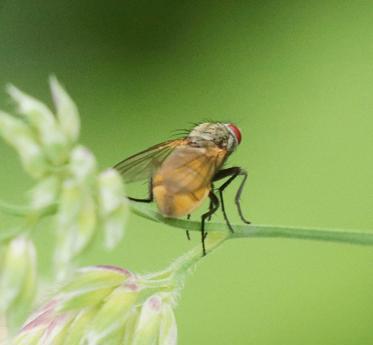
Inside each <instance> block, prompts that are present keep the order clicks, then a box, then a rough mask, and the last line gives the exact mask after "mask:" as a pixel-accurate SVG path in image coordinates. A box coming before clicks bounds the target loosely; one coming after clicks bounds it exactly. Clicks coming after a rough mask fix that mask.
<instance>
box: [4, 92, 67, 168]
mask: <svg viewBox="0 0 373 345" xmlns="http://www.w3.org/2000/svg"><path fill="white" fill-rule="evenodd" d="M8 92H9V94H10V96H11V97H12V98H13V100H14V101H15V102H16V103H17V105H18V109H19V112H20V113H21V114H22V115H24V117H25V118H26V119H27V121H29V123H30V125H31V126H32V127H33V128H34V129H35V130H36V132H37V134H38V139H39V140H40V142H41V143H42V146H43V149H44V151H45V153H46V155H47V156H48V158H49V159H50V160H51V161H52V162H53V163H54V164H61V163H64V162H65V161H66V159H67V157H68V146H67V140H66V138H65V136H64V134H63V133H62V131H61V130H60V129H59V128H58V124H57V120H56V118H55V116H54V115H53V113H52V112H51V111H50V110H49V109H48V107H47V106H46V105H45V104H43V103H42V102H40V101H38V100H37V99H35V98H33V97H31V96H29V95H27V94H26V93H24V92H22V91H21V90H19V89H18V88H16V87H15V86H13V85H9V86H8Z"/></svg>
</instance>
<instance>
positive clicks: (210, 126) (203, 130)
mask: <svg viewBox="0 0 373 345" xmlns="http://www.w3.org/2000/svg"><path fill="white" fill-rule="evenodd" d="M188 140H189V141H190V142H191V143H192V144H193V145H195V146H198V147H205V146H209V145H216V146H218V147H219V148H222V149H225V150H227V151H228V152H229V153H232V152H233V151H234V150H235V149H236V148H237V146H238V144H239V141H238V139H237V137H236V136H235V134H234V132H232V130H230V128H229V125H228V124H224V123H219V122H217V123H211V122H207V123H201V124H200V125H198V126H196V127H194V128H193V129H192V131H191V132H190V133H189V135H188Z"/></svg>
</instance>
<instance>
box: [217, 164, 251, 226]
mask: <svg viewBox="0 0 373 345" xmlns="http://www.w3.org/2000/svg"><path fill="white" fill-rule="evenodd" d="M237 176H243V179H242V181H241V184H240V186H239V187H238V189H237V192H236V196H235V203H236V206H237V210H238V214H239V216H240V218H241V220H242V221H243V222H244V223H246V224H250V222H249V221H248V220H247V219H246V218H245V217H244V215H243V212H242V209H241V200H240V199H241V193H242V190H243V187H244V185H245V182H246V180H247V172H246V170H243V169H241V168H240V167H232V168H228V169H224V170H220V171H219V172H218V173H217V174H216V175H215V176H214V179H213V181H218V180H221V179H223V178H226V177H229V178H228V180H227V181H225V182H224V183H223V184H222V185H221V186H220V187H219V189H218V191H219V197H220V202H221V209H222V212H223V216H224V219H225V222H226V223H227V226H228V228H229V230H230V231H231V232H234V230H233V227H232V225H231V223H230V221H229V219H228V216H227V213H226V211H225V207H224V198H223V191H224V189H225V188H227V187H228V186H229V185H230V184H231V182H232V181H233V180H234V179H235V178H236V177H237Z"/></svg>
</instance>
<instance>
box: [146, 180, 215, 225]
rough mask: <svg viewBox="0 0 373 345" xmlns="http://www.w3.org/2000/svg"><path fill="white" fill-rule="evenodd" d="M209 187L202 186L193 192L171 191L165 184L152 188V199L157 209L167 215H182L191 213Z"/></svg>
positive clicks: (203, 197)
mask: <svg viewBox="0 0 373 345" xmlns="http://www.w3.org/2000/svg"><path fill="white" fill-rule="evenodd" d="M209 191H210V188H208V187H204V188H200V189H198V190H196V191H193V192H179V193H173V192H170V190H168V189H167V186H166V185H163V184H161V185H156V186H154V188H153V195H154V199H155V201H156V203H157V206H158V209H159V211H160V212H161V213H162V214H163V215H165V216H167V217H175V218H176V217H182V216H186V215H188V214H190V213H192V212H193V211H194V210H195V209H196V208H197V207H198V206H199V205H200V204H201V203H202V202H203V201H204V200H205V199H206V197H207V195H208V194H209Z"/></svg>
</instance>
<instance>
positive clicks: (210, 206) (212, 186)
mask: <svg viewBox="0 0 373 345" xmlns="http://www.w3.org/2000/svg"><path fill="white" fill-rule="evenodd" d="M211 190H212V191H213V190H214V185H213V184H211ZM213 207H214V203H213V201H212V200H211V199H210V204H209V211H211V210H212V208H213ZM211 216H212V214H210V215H209V217H208V218H207V220H208V221H210V220H211Z"/></svg>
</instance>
